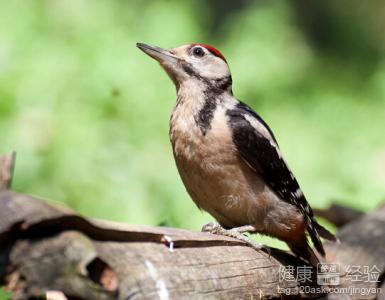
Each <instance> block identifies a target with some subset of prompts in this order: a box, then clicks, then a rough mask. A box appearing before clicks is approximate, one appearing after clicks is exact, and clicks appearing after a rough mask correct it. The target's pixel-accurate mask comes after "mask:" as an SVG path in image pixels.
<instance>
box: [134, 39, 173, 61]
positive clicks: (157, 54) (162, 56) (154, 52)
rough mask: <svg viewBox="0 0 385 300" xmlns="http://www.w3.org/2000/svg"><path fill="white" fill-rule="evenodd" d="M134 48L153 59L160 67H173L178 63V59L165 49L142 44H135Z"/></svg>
mask: <svg viewBox="0 0 385 300" xmlns="http://www.w3.org/2000/svg"><path fill="white" fill-rule="evenodd" d="M136 46H137V47H138V48H139V49H140V50H142V51H143V52H144V53H146V54H147V55H149V56H151V57H152V58H153V59H155V60H157V61H158V62H159V63H160V64H162V65H167V64H171V65H174V64H176V63H177V62H178V58H177V57H176V56H175V55H174V54H172V53H171V52H170V51H168V50H166V49H162V48H159V47H156V46H150V45H147V44H143V43H136Z"/></svg>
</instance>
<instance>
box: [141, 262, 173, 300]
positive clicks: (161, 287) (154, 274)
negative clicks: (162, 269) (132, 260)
mask: <svg viewBox="0 0 385 300" xmlns="http://www.w3.org/2000/svg"><path fill="white" fill-rule="evenodd" d="M144 263H145V265H146V267H147V270H148V273H149V274H150V276H151V278H152V279H153V280H154V281H155V283H156V289H157V293H158V296H159V299H160V300H168V299H169V295H168V290H167V288H166V284H165V282H164V280H163V279H162V278H160V277H159V274H158V271H157V270H156V268H155V266H154V265H153V263H152V262H151V261H149V260H146V261H145V262H144Z"/></svg>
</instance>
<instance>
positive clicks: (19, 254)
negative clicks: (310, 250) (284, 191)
mask: <svg viewBox="0 0 385 300" xmlns="http://www.w3.org/2000/svg"><path fill="white" fill-rule="evenodd" d="M338 237H339V239H340V241H341V243H340V244H336V243H326V251H327V262H329V263H334V264H338V265H339V266H340V267H341V269H344V268H345V269H346V267H347V266H349V265H352V266H356V265H359V266H361V267H364V266H376V267H377V268H378V269H379V272H380V274H383V273H384V270H385V253H384V250H385V239H384V237H385V208H381V209H379V210H378V211H376V212H373V213H371V214H367V215H364V216H361V217H359V218H357V219H355V220H354V221H352V222H351V223H348V224H346V225H345V226H343V227H342V228H341V230H340V232H339V233H338ZM299 268H308V266H304V263H303V262H302V261H300V260H299V259H297V258H295V257H294V256H292V255H291V254H290V253H286V252H284V251H280V250H277V249H272V251H271V255H269V254H268V253H265V252H263V251H256V250H254V249H252V248H250V247H249V246H248V245H246V244H244V243H243V242H241V241H239V240H235V239H232V238H229V237H223V236H217V235H212V234H209V233H201V232H193V231H188V230H183V229H175V228H165V227H150V226H142V225H127V224H121V223H116V222H110V221H102V220H94V219H87V218H84V217H82V216H79V215H78V214H76V213H75V212H73V211H72V210H70V209H68V208H66V207H63V206H60V205H52V204H48V203H46V202H44V201H42V200H40V199H37V198H34V197H31V196H27V195H23V194H18V193H15V192H11V191H1V192H0V280H1V281H2V282H0V284H1V283H2V284H5V285H6V287H7V289H8V290H10V291H12V292H13V295H14V299H29V298H36V297H39V296H40V295H44V294H45V293H46V292H48V291H60V292H61V295H62V296H63V297H67V298H68V299H90V300H92V299H102V300H103V299H286V298H321V297H322V298H323V299H327V298H328V299H363V297H362V295H361V294H357V293H353V295H349V291H348V290H347V291H346V292H345V293H343V294H341V293H339V294H329V295H327V294H326V292H327V291H330V286H329V289H328V286H325V285H323V286H318V285H317V280H316V278H315V275H316V273H317V270H315V269H310V270H311V275H312V277H311V282H310V281H309V280H308V281H307V282H302V281H301V280H300V278H299V277H298V275H299V271H298V270H299ZM287 269H290V270H293V271H294V273H293V274H287V273H286V275H293V277H290V276H282V275H285V273H282V270H284V271H285V270H287ZM339 275H340V279H341V284H340V287H344V288H349V287H350V288H374V290H375V291H374V292H371V293H369V294H368V295H366V296H365V299H375V298H376V297H377V296H381V295H377V294H378V290H376V287H380V286H381V285H382V284H383V277H384V276H383V275H382V277H381V278H380V282H360V283H358V282H351V281H349V280H347V279H348V277H349V275H351V274H347V273H346V272H342V270H341V272H340V274H339ZM381 280H382V281H381ZM309 288H312V289H309ZM59 294H60V293H59ZM49 295H50V297H53V296H52V295H58V293H57V292H54V293H52V292H49Z"/></svg>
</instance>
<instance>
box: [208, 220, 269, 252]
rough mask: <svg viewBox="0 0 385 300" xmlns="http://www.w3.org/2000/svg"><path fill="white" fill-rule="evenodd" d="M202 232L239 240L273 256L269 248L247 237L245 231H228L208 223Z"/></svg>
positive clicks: (216, 224) (215, 224)
mask: <svg viewBox="0 0 385 300" xmlns="http://www.w3.org/2000/svg"><path fill="white" fill-rule="evenodd" d="M242 229H244V227H242ZM202 232H210V233H212V234H217V235H223V236H228V237H232V238H234V239H237V240H240V241H242V242H244V243H245V244H247V245H248V246H250V247H252V248H253V249H256V250H263V251H264V252H266V253H268V254H269V257H270V255H271V250H270V248H269V247H268V246H265V245H262V244H259V243H257V242H255V241H253V240H251V239H250V238H249V237H247V236H246V235H244V234H243V232H244V231H243V230H240V231H238V230H237V228H233V229H230V230H226V229H225V228H223V227H222V226H221V225H219V224H218V223H213V222H210V223H208V224H206V225H204V226H203V227H202Z"/></svg>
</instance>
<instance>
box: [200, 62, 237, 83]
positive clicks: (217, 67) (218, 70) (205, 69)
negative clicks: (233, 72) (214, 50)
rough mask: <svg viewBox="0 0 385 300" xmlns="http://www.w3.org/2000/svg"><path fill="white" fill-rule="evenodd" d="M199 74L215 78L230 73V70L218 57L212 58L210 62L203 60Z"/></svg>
mask: <svg viewBox="0 0 385 300" xmlns="http://www.w3.org/2000/svg"><path fill="white" fill-rule="evenodd" d="M199 71H200V75H202V76H203V77H206V78H211V79H217V78H223V77H227V76H229V75H230V70H229V67H228V66H227V64H226V63H225V62H224V61H223V60H222V59H220V58H214V59H213V60H212V61H210V62H205V63H204V64H202V65H201V68H200V70H199Z"/></svg>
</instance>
